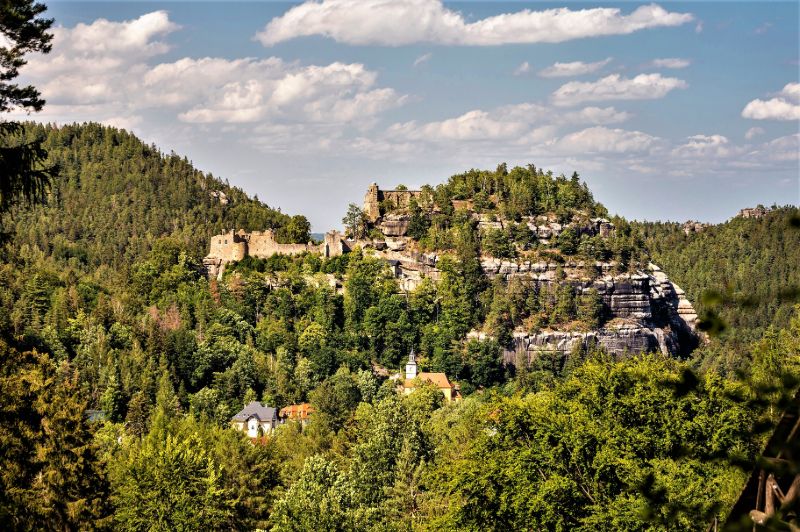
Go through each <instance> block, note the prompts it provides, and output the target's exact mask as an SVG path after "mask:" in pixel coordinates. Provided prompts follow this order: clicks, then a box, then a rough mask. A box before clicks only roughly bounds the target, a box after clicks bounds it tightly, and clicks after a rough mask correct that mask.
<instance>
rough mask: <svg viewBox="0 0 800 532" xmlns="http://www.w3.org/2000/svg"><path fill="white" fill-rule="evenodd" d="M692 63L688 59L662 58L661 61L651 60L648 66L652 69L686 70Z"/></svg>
mask: <svg viewBox="0 0 800 532" xmlns="http://www.w3.org/2000/svg"><path fill="white" fill-rule="evenodd" d="M691 64H692V62H691V61H690V60H688V59H683V58H680V57H664V58H661V59H653V60H652V61H651V62H650V66H651V67H654V68H673V69H678V68H686V67H688V66H689V65H691Z"/></svg>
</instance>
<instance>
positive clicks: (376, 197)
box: [363, 183, 421, 223]
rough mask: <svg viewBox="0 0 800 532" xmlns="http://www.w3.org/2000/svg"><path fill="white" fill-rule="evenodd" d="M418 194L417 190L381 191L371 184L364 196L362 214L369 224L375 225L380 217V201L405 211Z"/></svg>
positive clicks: (375, 184) (374, 184)
mask: <svg viewBox="0 0 800 532" xmlns="http://www.w3.org/2000/svg"><path fill="white" fill-rule="evenodd" d="M420 194H421V192H420V191H419V190H381V189H380V188H379V187H378V185H377V183H372V184H371V185H370V186H369V188H368V189H367V193H366V194H365V195H364V207H363V208H364V213H365V214H366V216H367V219H368V220H369V222H370V223H375V222H376V221H377V220H378V219H379V218H380V217H381V211H380V204H381V202H382V201H391V202H392V203H393V204H394V205H395V207H397V208H398V209H406V208H408V206H409V205H410V203H411V199H412V198H417V197H419V195H420Z"/></svg>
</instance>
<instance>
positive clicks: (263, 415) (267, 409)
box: [231, 401, 277, 421]
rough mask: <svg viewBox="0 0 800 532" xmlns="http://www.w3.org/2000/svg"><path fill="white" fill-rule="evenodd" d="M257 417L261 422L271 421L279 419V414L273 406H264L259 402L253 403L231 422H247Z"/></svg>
mask: <svg viewBox="0 0 800 532" xmlns="http://www.w3.org/2000/svg"><path fill="white" fill-rule="evenodd" d="M253 416H255V417H257V418H258V420H259V421H270V420H272V419H275V418H276V417H277V412H276V411H275V409H274V408H272V407H271V406H264V405H262V404H261V403H259V402H258V401H253V402H252V403H250V404H248V405H247V406H245V407H244V408H242V410H241V411H240V412H239V413H238V414H236V415H235V416H233V417H232V418H231V421H247V420H248V419H250V418H251V417H253Z"/></svg>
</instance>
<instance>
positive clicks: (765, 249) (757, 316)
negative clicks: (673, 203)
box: [636, 206, 800, 347]
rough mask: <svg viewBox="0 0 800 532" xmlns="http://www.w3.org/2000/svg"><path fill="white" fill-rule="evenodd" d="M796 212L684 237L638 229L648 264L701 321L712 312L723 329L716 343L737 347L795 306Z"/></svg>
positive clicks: (780, 323) (671, 228) (659, 228)
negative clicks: (668, 281) (680, 294)
mask: <svg viewBox="0 0 800 532" xmlns="http://www.w3.org/2000/svg"><path fill="white" fill-rule="evenodd" d="M799 212H800V211H798V209H797V207H790V206H787V207H780V208H776V209H774V210H772V211H771V212H770V213H768V214H767V215H766V216H765V217H763V218H738V217H737V218H733V219H731V220H729V221H727V222H725V223H722V224H719V225H713V226H710V227H707V228H705V229H704V230H703V231H701V232H699V233H690V234H689V235H688V236H687V235H686V234H684V232H683V228H682V225H681V224H677V223H660V222H657V223H642V224H638V225H637V226H636V227H637V228H638V230H639V231H640V232H641V234H642V235H643V237H644V242H645V245H646V247H647V249H648V250H649V251H650V253H651V255H652V260H653V262H655V263H656V264H658V265H659V266H660V267H661V268H662V269H663V270H664V271H667V272H669V275H670V278H671V279H673V280H674V281H675V282H676V283H677V284H679V285H680V286H681V288H683V289H684V290H686V294H687V297H689V299H690V300H691V301H692V302H693V303H694V305H695V308H696V309H697V310H698V312H699V313H700V314H701V315H707V313H708V312H710V311H713V312H714V313H715V315H718V316H719V317H720V319H721V320H722V321H723V322H724V323H725V324H726V325H727V327H728V330H727V332H725V333H724V334H723V335H722V336H721V338H720V340H721V341H722V342H725V343H732V344H733V345H734V346H739V347H742V346H744V345H746V344H747V343H749V342H752V341H754V340H756V339H757V338H759V337H760V336H761V335H762V334H763V333H764V331H765V330H766V329H767V327H768V326H769V325H771V324H774V325H775V326H776V327H784V326H785V325H786V324H787V323H788V322H789V318H790V316H791V314H792V309H793V305H794V304H795V303H796V302H797V301H798V299H797V298H798V288H800V269H798V268H797V264H800V251H799V250H800V231H797V230H796V229H792V228H791V221H792V220H793V219H794V218H795V217H797V216H798V213H799Z"/></svg>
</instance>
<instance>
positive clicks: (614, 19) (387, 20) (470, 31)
mask: <svg viewBox="0 0 800 532" xmlns="http://www.w3.org/2000/svg"><path fill="white" fill-rule="evenodd" d="M693 19H694V17H693V16H692V15H691V14H690V13H676V12H669V11H667V10H666V9H664V8H662V7H661V6H659V5H656V4H650V5H644V6H640V7H638V8H636V9H635V10H633V11H632V12H631V13H630V14H623V13H622V11H621V10H620V9H618V8H589V9H580V10H571V9H568V8H556V9H546V10H542V11H532V10H530V9H523V10H520V11H516V12H512V13H504V14H501V15H495V16H491V17H487V18H484V19H480V20H477V21H475V22H467V21H466V20H465V18H464V16H463V15H462V14H461V13H459V12H457V11H453V10H450V9H448V8H446V7H445V6H444V5H443V4H442V2H441V0H323V1H322V2H317V1H306V2H304V3H303V4H300V5H299V6H295V7H293V8H291V9H289V10H288V11H287V12H286V13H284V14H283V15H281V16H279V17H275V18H274V19H272V20H271V21H270V22H269V23H268V24H267V25H266V27H265V28H264V29H263V30H262V31H260V32H259V33H257V34H256V39H258V40H259V41H260V42H261V43H262V44H263V45H264V46H272V45H275V44H278V43H280V42H284V41H287V40H290V39H295V38H297V37H303V36H310V35H321V36H324V37H329V38H332V39H334V40H336V41H339V42H343V43H347V44H353V45H382V46H402V45H407V44H413V43H421V42H428V43H436V44H444V45H467V46H492V45H501V44H521V43H540V42H546V43H557V42H564V41H568V40H572V39H580V38H586V37H597V36H602V35H624V34H629V33H633V32H635V31H639V30H643V29H648V28H657V27H664V26H679V25H681V24H685V23H688V22H690V21H692V20H693Z"/></svg>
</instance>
